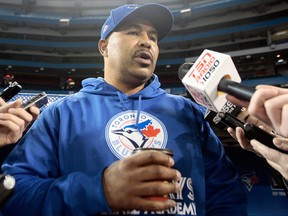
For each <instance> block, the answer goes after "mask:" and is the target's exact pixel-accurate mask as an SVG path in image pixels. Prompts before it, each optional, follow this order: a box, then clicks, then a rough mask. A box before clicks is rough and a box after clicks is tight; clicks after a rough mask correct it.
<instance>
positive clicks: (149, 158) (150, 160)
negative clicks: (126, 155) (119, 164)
mask: <svg viewBox="0 0 288 216" xmlns="http://www.w3.org/2000/svg"><path fill="white" fill-rule="evenodd" d="M135 155H137V156H136V157H137V160H135V164H134V165H135V166H146V165H150V164H158V165H163V166H167V167H172V166H174V160H173V158H172V157H171V156H169V155H167V154H164V153H162V152H159V151H156V150H149V151H145V152H139V153H137V154H135ZM133 156H134V155H132V157H133ZM134 157H135V156H134Z"/></svg>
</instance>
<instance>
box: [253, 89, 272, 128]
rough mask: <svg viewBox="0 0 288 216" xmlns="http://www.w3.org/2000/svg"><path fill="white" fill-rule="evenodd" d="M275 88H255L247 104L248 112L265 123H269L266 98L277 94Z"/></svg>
mask: <svg viewBox="0 0 288 216" xmlns="http://www.w3.org/2000/svg"><path fill="white" fill-rule="evenodd" d="M277 92H278V91H277V90H276V89H259V90H257V91H256V92H255V93H254V94H253V96H252V98H251V100H250V104H249V106H248V112H249V113H250V114H252V115H254V116H256V117H257V118H259V119H261V120H262V121H264V122H265V123H267V124H270V125H271V122H270V119H269V117H268V115H267V114H268V111H267V110H266V106H265V105H267V100H269V99H271V98H273V97H275V96H276V95H277Z"/></svg>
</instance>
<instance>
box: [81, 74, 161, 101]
mask: <svg viewBox="0 0 288 216" xmlns="http://www.w3.org/2000/svg"><path fill="white" fill-rule="evenodd" d="M160 85H161V84H160V82H159V80H158V77H157V75H155V74H153V76H152V77H151V78H150V80H148V81H147V85H146V87H145V88H144V89H142V90H141V91H139V92H137V93H135V94H132V95H129V96H127V97H128V98H131V99H132V98H137V99H138V98H139V95H141V96H142V98H143V99H145V98H154V97H156V96H159V95H161V94H165V91H164V90H163V89H161V88H160ZM82 86H83V88H82V89H81V90H80V92H86V93H90V94H98V95H110V96H112V95H115V96H117V95H118V94H119V92H120V91H119V90H118V89H116V88H115V87H114V86H112V85H110V84H108V83H107V82H106V81H105V80H104V79H103V78H102V77H98V78H87V79H84V80H83V81H82Z"/></svg>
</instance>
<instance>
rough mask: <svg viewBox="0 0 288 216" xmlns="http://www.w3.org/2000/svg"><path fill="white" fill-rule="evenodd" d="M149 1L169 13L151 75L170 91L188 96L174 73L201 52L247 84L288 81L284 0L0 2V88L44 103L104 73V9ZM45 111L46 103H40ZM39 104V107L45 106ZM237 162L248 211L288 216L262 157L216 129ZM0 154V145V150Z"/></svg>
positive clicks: (283, 198) (281, 193)
mask: <svg viewBox="0 0 288 216" xmlns="http://www.w3.org/2000/svg"><path fill="white" fill-rule="evenodd" d="M148 2H156V3H161V4H164V5H166V6H167V7H168V8H170V9H171V10H172V12H173V14H174V17H175V26H174V28H173V29H172V32H171V33H170V34H169V35H168V37H167V38H165V39H164V40H163V41H162V42H161V43H160V44H159V46H160V56H159V61H158V64H157V69H156V74H157V75H158V76H159V78H160V81H161V82H162V87H163V88H165V89H166V90H167V91H168V92H170V93H172V94H181V95H184V96H187V97H189V95H188V94H187V91H186V90H185V88H184V87H183V85H182V83H181V82H180V80H179V78H178V75H177V72H178V68H179V67H180V65H181V64H183V63H184V62H194V61H195V60H196V59H197V58H198V56H199V55H200V54H201V53H202V51H203V50H204V49H211V50H214V51H218V52H222V53H226V54H229V55H231V57H232V59H233V61H234V64H235V65H236V68H237V70H238V72H239V74H240V76H241V78H242V82H243V83H244V84H246V85H250V86H255V85H257V84H271V85H276V86H281V87H287V85H288V66H287V60H288V1H284V0H262V1H260V0H259V1H256V0H245V1H243V0H219V1H215V0H154V1H146V0H126V1H124V0H0V87H1V88H0V90H1V91H3V90H4V89H5V88H6V87H7V85H9V83H10V82H12V81H17V82H18V83H19V84H20V85H21V86H22V90H21V92H20V93H19V94H18V95H17V96H15V97H14V98H12V100H14V99H16V98H19V97H21V98H22V99H23V100H24V101H26V100H28V99H29V98H31V97H32V96H35V95H37V93H39V92H43V91H45V92H46V93H47V95H48V104H47V106H49V104H50V103H52V102H54V101H56V100H58V99H59V98H61V97H65V96H66V95H67V94H71V93H74V92H77V91H78V90H79V89H80V88H81V81H82V80H83V79H85V78H87V77H99V76H103V71H102V68H103V62H102V57H101V56H100V54H99V52H98V45H97V44H98V40H99V38H100V28H101V26H102V24H103V23H104V20H105V19H106V18H107V16H108V14H109V11H110V10H111V9H112V8H115V7H117V6H120V5H123V4H127V3H138V4H142V3H148ZM44 108H45V107H44ZM44 108H43V109H44ZM215 131H216V133H217V134H218V135H219V137H220V138H221V140H222V142H223V145H225V148H226V150H227V154H228V155H229V156H230V158H231V159H232V160H233V161H234V162H235V165H236V166H237V167H238V169H239V171H240V173H241V178H242V181H243V187H244V188H245V190H246V192H247V195H248V200H249V206H248V208H249V209H248V211H249V215H250V216H256V215H257V216H260V215H261V216H287V215H288V200H287V197H286V196H285V192H284V190H283V189H281V187H279V185H277V184H276V182H275V181H274V179H273V177H272V175H271V170H270V169H269V168H268V166H267V165H266V163H265V162H264V160H263V159H261V158H259V157H258V156H256V155H254V154H252V153H249V152H247V151H244V150H242V149H241V148H240V147H239V145H238V144H237V143H236V142H235V141H234V140H233V139H232V138H230V137H229V136H228V135H227V134H226V133H225V131H219V130H217V129H215ZM2 151H3V150H2Z"/></svg>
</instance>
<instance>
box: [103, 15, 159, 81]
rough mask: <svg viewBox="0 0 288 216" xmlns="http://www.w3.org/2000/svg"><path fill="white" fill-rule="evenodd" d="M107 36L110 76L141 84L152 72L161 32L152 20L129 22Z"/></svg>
mask: <svg viewBox="0 0 288 216" xmlns="http://www.w3.org/2000/svg"><path fill="white" fill-rule="evenodd" d="M107 40H108V41H107V56H105V58H106V62H105V67H106V68H105V70H106V71H107V73H106V74H108V78H109V80H111V79H114V82H115V81H116V82H127V83H126V84H130V85H135V86H137V85H139V84H143V83H145V82H146V81H147V80H148V79H149V78H150V77H151V76H152V74H153V72H154V70H155V66H156V62H157V59H158V55H159V48H158V35H157V32H156V30H155V28H154V27H153V26H152V25H151V24H150V23H149V22H148V21H145V20H139V19H138V20H133V21H128V22H125V23H124V24H122V25H121V26H119V27H118V28H117V29H116V30H115V31H114V32H113V33H111V35H110V36H109V37H108V39H107ZM106 74H105V75H106ZM105 78H106V77H105ZM112 84H113V82H112Z"/></svg>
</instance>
